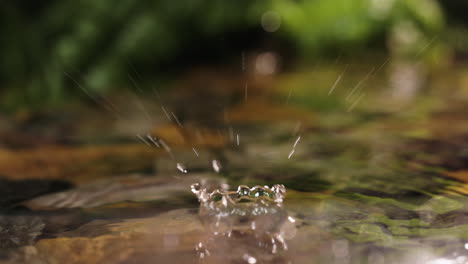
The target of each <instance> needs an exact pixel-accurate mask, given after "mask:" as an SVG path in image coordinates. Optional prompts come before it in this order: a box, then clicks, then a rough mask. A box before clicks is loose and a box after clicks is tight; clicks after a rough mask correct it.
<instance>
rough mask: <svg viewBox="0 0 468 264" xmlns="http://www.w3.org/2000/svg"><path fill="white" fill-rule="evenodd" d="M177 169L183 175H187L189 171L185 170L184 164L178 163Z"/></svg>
mask: <svg viewBox="0 0 468 264" xmlns="http://www.w3.org/2000/svg"><path fill="white" fill-rule="evenodd" d="M177 169H178V170H179V171H181V172H183V173H187V169H186V168H185V166H184V164H182V163H177Z"/></svg>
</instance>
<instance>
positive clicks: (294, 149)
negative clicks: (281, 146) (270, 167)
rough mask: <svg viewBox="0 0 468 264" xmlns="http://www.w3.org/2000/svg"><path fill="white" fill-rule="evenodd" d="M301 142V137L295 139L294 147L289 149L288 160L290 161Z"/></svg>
mask: <svg viewBox="0 0 468 264" xmlns="http://www.w3.org/2000/svg"><path fill="white" fill-rule="evenodd" d="M300 140H301V136H299V137H297V139H296V141H295V142H294V145H293V147H292V149H291V152H289V155H288V159H290V158H291V157H292V156H293V155H294V153H295V152H296V147H297V144H298V143H299V141H300Z"/></svg>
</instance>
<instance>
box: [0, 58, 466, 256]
mask: <svg viewBox="0 0 468 264" xmlns="http://www.w3.org/2000/svg"><path fill="white" fill-rule="evenodd" d="M360 68H364V69H365V70H362V71H359V70H358V69H359V67H356V73H354V74H350V75H348V76H346V75H344V77H343V78H342V80H341V82H340V84H339V85H338V86H335V88H334V89H333V90H330V88H331V87H334V83H335V81H336V78H337V76H339V74H341V73H342V69H334V70H330V69H327V68H324V69H323V70H322V69H321V68H319V69H317V68H315V69H314V70H313V71H305V72H304V73H295V74H280V75H279V76H276V77H268V78H264V79H258V80H256V81H254V82H252V81H251V82H250V84H249V85H250V86H249V87H250V89H251V90H249V93H248V95H246V94H245V92H246V91H245V90H244V89H245V86H244V80H242V81H236V79H235V78H234V81H231V82H232V83H233V85H232V86H233V87H234V88H232V89H227V88H226V89H219V88H218V85H221V84H219V83H217V82H216V74H213V75H212V77H213V80H214V81H213V82H212V83H211V84H210V85H207V86H206V87H204V88H203V89H202V90H201V91H200V90H195V89H192V87H193V86H197V82H203V80H202V81H199V80H192V81H190V80H189V81H187V82H185V84H181V85H180V86H177V87H176V88H174V89H171V90H169V91H168V92H166V94H164V96H165V97H164V98H165V101H164V102H163V103H164V105H163V106H164V107H165V108H164V110H167V111H169V112H170V113H171V114H169V115H168V117H166V116H165V114H164V112H163V109H162V108H160V105H158V104H155V103H154V101H152V100H146V99H143V98H140V100H141V101H140V102H143V103H142V104H138V101H136V102H137V103H136V104H135V106H132V104H125V103H122V102H121V101H119V100H120V99H119V96H116V97H115V98H111V100H115V104H116V105H117V106H120V111H122V113H125V117H124V118H121V119H115V120H114V119H112V118H109V113H105V112H100V111H99V110H86V109H80V110H78V111H77V110H73V109H72V110H67V111H70V114H69V116H71V117H80V118H79V119H75V120H77V121H76V124H73V126H71V127H70V123H69V119H68V118H64V119H63V120H62V119H59V120H58V121H57V120H56V119H53V120H54V121H53V122H52V121H50V122H52V125H51V124H50V122H49V123H48V122H44V121H43V120H49V119H50V118H51V116H52V117H55V116H57V113H53V114H51V113H44V114H43V115H44V116H43V117H42V120H41V119H39V120H40V121H39V123H38V124H37V123H34V122H32V121H28V122H26V125H28V126H30V127H31V126H34V128H35V129H36V130H33V131H36V132H37V131H39V133H38V134H37V136H38V137H39V138H41V137H46V136H45V135H50V134H52V135H55V136H53V137H51V139H55V141H54V140H52V143H49V144H47V145H36V142H37V141H31V142H29V141H27V139H28V138H29V137H28V134H27V133H29V132H24V133H25V135H23V137H21V135H22V134H17V135H20V136H19V137H20V139H23V140H22V141H21V140H20V141H21V142H20V143H21V144H19V143H18V144H16V145H15V144H13V143H11V145H9V146H5V148H4V149H2V150H1V152H0V165H1V167H2V172H1V174H2V176H3V177H4V183H2V185H1V186H5V188H4V189H5V191H4V193H6V194H7V195H3V196H2V199H1V202H2V205H3V206H4V209H3V210H2V216H1V217H0V222H1V223H2V224H1V226H0V249H1V251H0V252H1V254H0V262H1V263H220V262H225V263H433V264H435V263H466V262H468V200H467V196H466V195H467V194H468V185H467V183H468V172H467V170H468V158H467V157H468V155H467V153H468V152H467V150H468V125H466V124H468V123H467V122H466V121H468V120H467V119H468V115H467V110H465V108H464V107H463V105H464V104H465V103H466V101H464V99H463V98H465V97H464V96H463V94H466V91H465V90H464V89H466V88H464V86H463V82H462V80H463V76H464V75H463V71H462V70H461V71H459V72H458V71H457V74H452V75H450V76H443V77H442V78H440V79H439V77H437V76H436V77H433V79H431V80H430V82H427V84H426V85H423V86H421V87H416V88H414V89H413V88H411V87H410V88H411V89H410V88H408V89H407V90H405V91H407V92H408V91H409V92H408V93H403V92H402V91H400V90H398V89H393V88H392V84H391V80H392V78H393V79H395V78H396V77H392V76H393V75H392V74H398V73H392V72H390V73H387V74H384V73H383V72H382V73H381V74H376V75H375V76H372V78H367V77H366V74H367V68H370V66H369V67H365V66H361V67H360ZM208 76H210V75H209V74H208ZM396 79H398V78H396ZM360 82H361V83H362V84H359V83H360ZM187 83H189V84H190V83H192V84H193V86H190V85H187ZM448 83H458V84H459V85H455V87H454V88H453V90H451V91H450V92H448V91H447V90H446V87H445V86H446V85H447V84H448ZM358 85H359V86H358ZM405 85H408V86H411V85H414V84H411V83H410V84H405ZM310 87H312V88H310ZM356 87H357V88H356ZM399 87H400V86H399ZM401 89H403V88H401ZM330 91H331V92H332V93H331V92H330ZM353 91H354V92H353ZM411 93H413V94H411ZM363 94H364V95H363ZM205 95H209V96H210V100H207V96H205ZM124 98H125V97H124ZM402 98H403V99H402ZM348 99H349V100H348ZM323 101H327V104H326V105H324V104H323V103H322V102H323ZM119 102H120V103H119ZM141 105H143V106H144V107H145V108H144V109H145V111H144V112H148V113H151V115H150V119H151V120H147V119H148V118H147V116H146V115H145V114H144V112H142V110H141V108H140V106H141ZM329 105H332V107H330V106H329ZM171 116H172V117H171ZM176 117H177V118H176ZM168 119H170V121H169V120H168ZM31 120H34V119H31ZM150 121H151V122H150ZM9 122H10V120H9V119H8V118H5V121H4V123H6V124H11V122H10V123H9ZM5 127H9V129H10V131H11V133H17V132H18V128H17V127H15V126H14V125H6V126H5ZM26 127H27V126H26ZM30 127H29V128H30ZM37 127H39V128H42V127H46V128H44V129H45V131H46V132H44V131H42V130H40V129H37ZM64 130H65V132H66V133H65V134H66V136H63V134H64V133H58V132H57V131H64ZM25 131H29V130H27V129H26V130H25ZM41 131H42V132H41ZM103 133H104V134H105V135H103ZM136 134H138V135H139V136H140V137H143V138H145V140H144V142H142V141H140V139H139V138H138V137H136V136H135V135H136ZM147 134H151V135H152V137H151V138H148V137H146V135H147ZM161 140H162V141H161ZM153 141H154V142H153ZM155 142H156V143H155ZM31 179H36V180H35V182H31ZM197 182H198V183H201V184H202V186H204V187H206V188H207V189H210V190H214V189H217V188H218V189H220V190H226V189H229V190H234V191H235V190H236V189H237V187H238V186H239V185H243V184H244V185H248V186H256V185H259V186H264V185H268V186H272V185H273V184H284V186H285V187H286V194H285V197H284V201H282V202H281V203H278V204H277V203H274V204H272V205H270V204H268V205H264V204H262V203H260V202H259V201H257V200H254V201H250V200H249V201H248V202H247V203H239V204H235V205H232V206H231V205H230V206H227V207H226V206H224V207H223V206H220V207H218V205H216V206H215V207H210V206H208V207H207V206H204V202H203V201H202V202H201V204H200V202H199V201H198V199H197V197H196V196H195V195H194V194H193V193H192V192H191V187H190V186H191V185H192V184H193V183H197ZM251 203H253V204H254V205H255V206H252V207H249V206H246V204H247V205H249V204H251ZM259 203H260V205H261V206H259ZM254 210H257V211H255V213H253V212H254ZM219 219H221V220H222V221H221V220H219ZM252 222H255V224H252Z"/></svg>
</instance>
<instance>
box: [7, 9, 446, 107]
mask: <svg viewBox="0 0 468 264" xmlns="http://www.w3.org/2000/svg"><path fill="white" fill-rule="evenodd" d="M268 10H274V11H276V12H277V13H278V14H279V15H280V16H281V18H282V23H281V27H280V28H279V30H278V31H277V32H274V33H268V32H264V31H263V30H262V28H261V24H260V19H261V17H262V14H264V13H265V12H266V11H268ZM0 27H1V29H2V32H3V36H4V40H3V41H2V42H1V43H0V52H1V56H2V63H1V64H0V85H1V86H2V88H3V89H2V90H3V91H2V92H1V105H2V106H3V108H8V107H17V106H18V105H26V106H34V105H43V104H44V103H57V102H60V101H61V100H63V99H66V98H69V96H73V95H76V94H83V93H82V91H80V90H79V89H78V88H77V87H76V83H74V81H73V80H71V78H69V77H67V75H68V76H71V77H72V78H73V79H76V81H77V82H79V83H81V84H82V85H83V86H85V87H87V89H89V90H90V91H92V92H96V93H106V92H108V91H109V90H112V89H115V88H118V87H121V86H129V85H130V82H129V81H128V72H131V71H132V70H133V72H136V71H138V74H137V75H140V74H141V75H142V76H143V77H142V79H145V80H147V79H151V78H153V79H154V78H156V77H158V78H159V77H161V76H163V77H164V75H166V74H168V73H169V72H171V70H173V69H174V68H175V69H177V68H178V65H179V64H180V65H183V64H187V63H188V62H187V60H193V61H194V62H206V61H207V60H208V59H207V58H208V57H210V56H211V57H215V58H221V59H226V58H229V54H233V53H236V54H237V55H239V54H240V51H242V50H244V49H245V48H246V47H249V46H254V45H256V44H252V45H251V44H249V42H260V43H261V40H262V39H263V38H270V39H273V40H274V41H278V42H279V43H281V41H283V40H284V41H287V42H288V43H293V44H294V45H295V46H294V45H293V46H292V47H289V48H291V49H293V50H294V51H296V52H295V53H296V54H297V55H299V56H300V57H310V56H321V55H323V54H335V55H336V54H338V53H342V52H346V53H349V54H352V53H356V52H359V51H362V50H365V49H367V48H368V47H369V43H377V46H378V47H380V48H383V47H385V43H388V42H389V41H390V42H391V44H392V45H390V46H395V47H397V49H395V50H397V53H403V54H414V53H415V52H417V50H418V49H421V46H424V43H425V42H427V41H430V39H431V38H432V37H433V36H434V35H436V34H438V33H439V32H440V31H441V30H442V29H443V19H442V14H441V11H440V9H439V7H438V5H437V4H436V2H435V1H434V0H352V1H351V0H334V1H326V0H315V1H305V0H302V1H300V0H299V1H292V0H291V1H287V0H268V1H267V0H260V1H248V0H239V1H206V0H187V1H130V0H121V1H118V2H116V1H112V0H99V1H94V0H80V1H72V0H65V1H58V0H44V1H39V2H38V1H32V0H19V1H8V2H3V3H2V8H1V9H0ZM259 45H261V44H259ZM398 49H400V50H398ZM223 54H227V55H226V56H223ZM134 68H135V69H136V70H135V69H134ZM65 72H66V73H67V74H65ZM132 74H134V73H132ZM155 74H159V76H155Z"/></svg>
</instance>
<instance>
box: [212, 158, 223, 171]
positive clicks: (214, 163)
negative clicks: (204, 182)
mask: <svg viewBox="0 0 468 264" xmlns="http://www.w3.org/2000/svg"><path fill="white" fill-rule="evenodd" d="M211 165H212V166H213V170H214V171H216V173H219V171H221V164H220V163H219V161H217V160H213V161H212V162H211Z"/></svg>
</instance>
